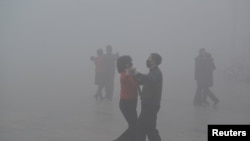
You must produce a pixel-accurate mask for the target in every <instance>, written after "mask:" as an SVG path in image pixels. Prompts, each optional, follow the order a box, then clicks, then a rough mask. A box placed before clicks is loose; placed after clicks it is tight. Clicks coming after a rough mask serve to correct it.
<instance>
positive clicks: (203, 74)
mask: <svg viewBox="0 0 250 141" xmlns="http://www.w3.org/2000/svg"><path fill="white" fill-rule="evenodd" d="M215 68H216V67H215V65H214V61H213V58H212V56H211V54H210V53H208V52H207V51H206V50H205V48H201V49H200V50H199V55H198V56H197V57H196V58H195V80H196V82H197V90H196V93H195V97H194V102H193V104H194V105H195V106H202V105H207V104H208V102H207V97H209V98H210V99H211V100H212V101H213V102H214V105H216V104H217V103H218V102H219V99H218V98H217V97H216V96H215V95H214V93H213V92H212V91H211V90H210V87H212V86H213V71H214V70H215Z"/></svg>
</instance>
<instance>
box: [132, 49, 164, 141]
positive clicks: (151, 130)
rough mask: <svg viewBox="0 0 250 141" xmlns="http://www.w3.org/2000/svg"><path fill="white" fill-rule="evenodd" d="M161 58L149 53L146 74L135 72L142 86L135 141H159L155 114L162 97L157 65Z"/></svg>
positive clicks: (160, 73) (159, 72)
mask: <svg viewBox="0 0 250 141" xmlns="http://www.w3.org/2000/svg"><path fill="white" fill-rule="evenodd" d="M161 62H162V58H161V56H160V55H159V54H157V53H151V54H150V56H149V58H148V59H147V61H146V65H147V67H148V68H149V73H148V74H146V75H145V74H141V73H138V72H135V76H136V78H137V81H138V83H139V84H141V85H142V86H143V88H142V93H141V113H140V115H139V118H138V120H137V127H136V128H137V129H136V141H145V140H146V136H147V137H148V140H149V141H161V137H160V135H159V131H158V130H157V128H156V124H157V114H158V112H159V110H160V102H161V95H162V83H163V78H162V72H161V70H160V68H159V65H160V64H161Z"/></svg>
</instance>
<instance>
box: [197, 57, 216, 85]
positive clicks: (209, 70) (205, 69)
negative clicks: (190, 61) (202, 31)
mask: <svg viewBox="0 0 250 141" xmlns="http://www.w3.org/2000/svg"><path fill="white" fill-rule="evenodd" d="M214 70H215V65H214V61H213V58H212V57H211V55H210V54H207V56H206V57H202V56H198V57H196V58H195V80H197V82H198V83H199V85H201V86H205V87H211V86H213V71H214Z"/></svg>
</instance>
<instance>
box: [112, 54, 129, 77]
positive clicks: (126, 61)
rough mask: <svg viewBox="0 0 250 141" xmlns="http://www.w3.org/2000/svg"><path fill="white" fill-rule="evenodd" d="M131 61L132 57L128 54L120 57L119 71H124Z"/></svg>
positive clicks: (118, 62) (118, 61) (118, 60)
mask: <svg viewBox="0 0 250 141" xmlns="http://www.w3.org/2000/svg"><path fill="white" fill-rule="evenodd" d="M131 62H132V59H131V57H130V56H128V55H123V56H121V57H119V58H118V59H117V62H116V67H117V71H118V72H119V73H121V72H123V71H124V70H125V69H126V65H127V64H129V63H131Z"/></svg>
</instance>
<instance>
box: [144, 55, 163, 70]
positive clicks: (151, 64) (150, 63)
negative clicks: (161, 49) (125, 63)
mask: <svg viewBox="0 0 250 141" xmlns="http://www.w3.org/2000/svg"><path fill="white" fill-rule="evenodd" d="M161 62H162V58H161V56H160V55H159V54H158V53H151V54H150V56H149V58H148V59H147V62H146V65H147V67H148V68H155V67H157V66H159V65H160V64H161Z"/></svg>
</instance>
